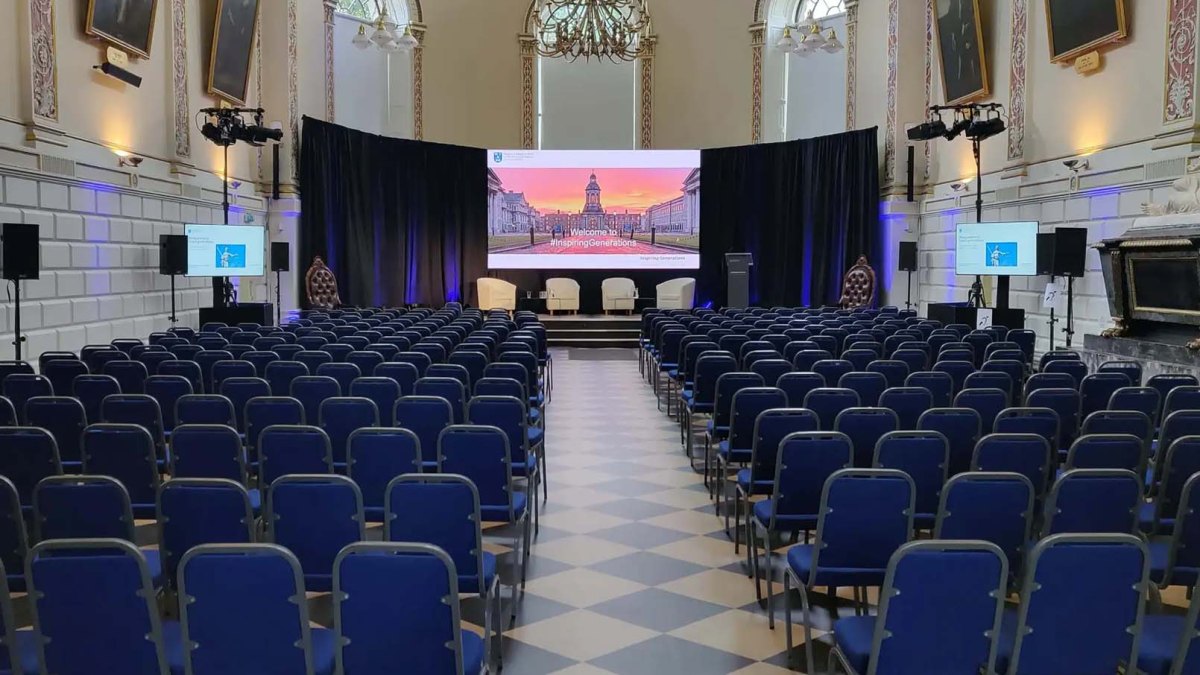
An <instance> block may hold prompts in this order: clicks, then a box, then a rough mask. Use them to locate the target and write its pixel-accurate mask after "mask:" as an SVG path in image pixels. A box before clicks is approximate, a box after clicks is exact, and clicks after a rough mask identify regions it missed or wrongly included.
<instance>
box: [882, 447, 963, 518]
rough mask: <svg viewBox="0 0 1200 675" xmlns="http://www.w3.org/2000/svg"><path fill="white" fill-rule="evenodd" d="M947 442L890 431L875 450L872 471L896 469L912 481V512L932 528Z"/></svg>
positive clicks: (944, 465) (947, 448)
mask: <svg viewBox="0 0 1200 675" xmlns="http://www.w3.org/2000/svg"><path fill="white" fill-rule="evenodd" d="M949 457H950V442H949V441H947V440H946V437H945V436H943V435H941V434H940V433H938V432H936V431H891V432H888V433H886V434H884V435H883V436H882V437H881V438H880V439H879V442H878V443H877V444H876V446H875V453H874V463H873V465H872V466H874V468H876V469H896V470H898V471H903V472H904V473H906V474H908V475H909V476H910V477H911V478H912V479H913V486H914V487H915V489H916V512H915V513H914V515H919V516H922V517H923V518H925V519H926V520H928V522H929V524H930V525H932V521H933V516H934V515H935V514H937V510H938V500H939V499H940V498H941V494H942V486H943V485H944V484H945V482H946V466H947V463H948V462H949Z"/></svg>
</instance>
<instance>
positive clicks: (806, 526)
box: [754, 499, 817, 532]
mask: <svg viewBox="0 0 1200 675" xmlns="http://www.w3.org/2000/svg"><path fill="white" fill-rule="evenodd" d="M774 507H775V502H774V500H771V499H764V500H762V501H761V502H758V503H756V504H755V505H754V519H755V520H757V521H758V523H759V525H761V526H762V527H763V528H764V529H765V528H767V527H768V526H770V524H771V514H772V513H773V512H774V510H775V508H774ZM775 524H776V525H778V529H779V531H781V532H791V531H795V530H811V529H814V528H815V527H816V526H817V514H815V513H812V514H808V513H805V514H787V515H781V516H779V517H778V518H776V519H775Z"/></svg>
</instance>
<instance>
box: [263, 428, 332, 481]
mask: <svg viewBox="0 0 1200 675" xmlns="http://www.w3.org/2000/svg"><path fill="white" fill-rule="evenodd" d="M258 456H259V462H260V466H259V472H258V473H259V484H260V486H261V487H262V488H264V489H265V488H266V487H267V486H269V485H270V484H271V483H273V482H274V481H275V479H277V478H279V477H281V476H287V475H290V474H325V473H333V450H332V447H331V444H330V441H329V436H328V434H326V433H325V432H324V431H323V430H322V429H321V428H320V427H318V426H315V425H303V426H302V425H275V426H270V427H267V428H266V429H263V431H262V433H261V434H260V435H259V437H258Z"/></svg>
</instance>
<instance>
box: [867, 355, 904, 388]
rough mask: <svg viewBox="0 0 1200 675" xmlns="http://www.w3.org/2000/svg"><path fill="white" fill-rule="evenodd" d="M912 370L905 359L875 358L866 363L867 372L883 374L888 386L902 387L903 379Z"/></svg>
mask: <svg viewBox="0 0 1200 675" xmlns="http://www.w3.org/2000/svg"><path fill="white" fill-rule="evenodd" d="M913 370H914V369H913V368H912V367H911V366H910V365H909V364H908V363H907V362H906V361H902V360H898V359H876V360H874V361H871V362H870V363H868V364H867V372H869V373H880V374H881V375H883V376H884V377H885V378H887V386H888V387H889V388H890V387H903V386H904V380H905V379H906V378H907V377H908V375H909V373H910V372H912V371H913Z"/></svg>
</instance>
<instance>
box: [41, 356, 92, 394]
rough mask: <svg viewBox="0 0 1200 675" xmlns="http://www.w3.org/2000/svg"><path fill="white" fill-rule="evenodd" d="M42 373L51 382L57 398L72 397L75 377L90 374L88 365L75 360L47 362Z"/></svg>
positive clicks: (42, 368)
mask: <svg viewBox="0 0 1200 675" xmlns="http://www.w3.org/2000/svg"><path fill="white" fill-rule="evenodd" d="M41 371H42V375H45V376H46V379H48V380H50V385H51V386H52V387H54V393H55V395H57V396H70V395H71V392H72V388H73V385H72V383H73V381H74V380H75V376H77V375H87V374H88V372H89V371H88V367H87V364H86V363H84V362H83V361H80V360H78V359H75V358H71V359H55V360H53V361H47V362H46V363H45V365H43V366H42V367H41Z"/></svg>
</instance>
